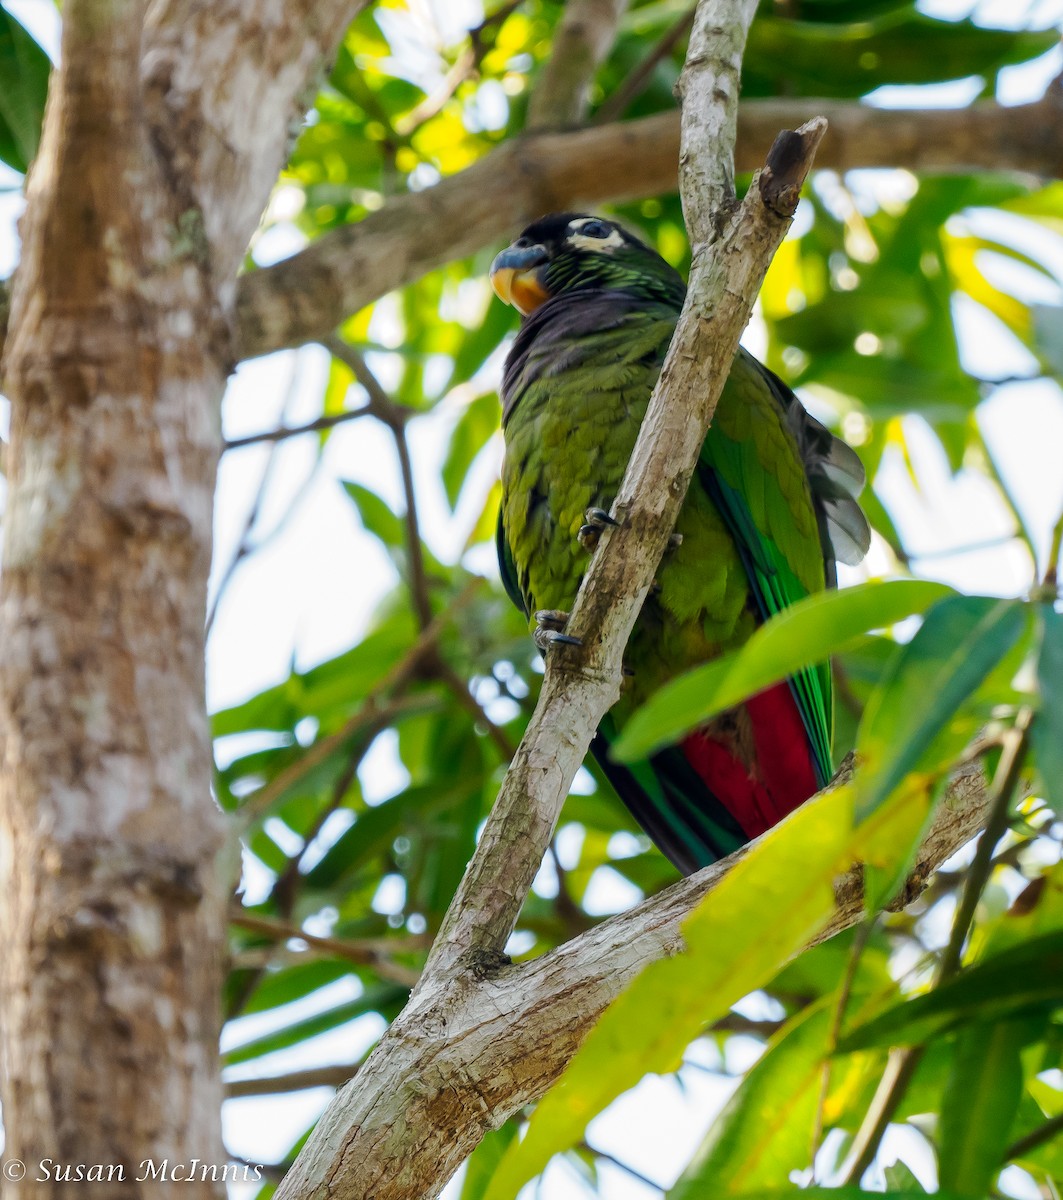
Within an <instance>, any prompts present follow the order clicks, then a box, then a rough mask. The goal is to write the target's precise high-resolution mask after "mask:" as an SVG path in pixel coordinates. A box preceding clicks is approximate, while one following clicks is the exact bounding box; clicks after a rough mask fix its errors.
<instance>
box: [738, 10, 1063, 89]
mask: <svg viewBox="0 0 1063 1200" xmlns="http://www.w3.org/2000/svg"><path fill="white" fill-rule="evenodd" d="M1058 40H1059V33H1058V31H1057V30H1054V29H1039V30H1011V29H986V28H984V27H982V26H979V25H976V24H975V23H974V22H973V21H969V20H968V21H944V20H936V19H934V18H932V17H927V16H923V15H922V14H921V13H917V12H913V11H911V10H908V11H907V12H900V13H894V14H891V15H889V16H887V17H884V18H881V19H879V20H878V21H859V22H853V23H852V24H845V25H821V24H813V23H811V22H805V21H794V20H788V19H784V18H782V17H769V18H766V19H765V18H762V19H760V20H758V21H755V22H754V23H753V26H752V28H751V29H750V31H749V40H748V42H747V45H746V59H745V63H744V69H743V92H744V93H745V94H752V92H753V89H756V94H763V93H764V91H765V90H766V89H767V90H768V91H769V94H774V95H778V89H779V86H780V81H784V80H785V81H786V83H787V84H789V85H790V87H791V89H792V90H794V91H796V92H797V93H802V92H803V93H804V94H805V95H809V94H811V95H819V96H859V95H863V94H865V93H867V92H870V91H872V90H873V89H874V88H877V87H881V86H882V85H883V84H926V83H937V82H943V81H945V80H950V79H962V78H964V77H965V76H967V75H987V76H988V75H993V74H995V72H996V71H998V70H999V69H1000V68H1001V67H1004V66H1008V65H1009V64H1012V63H1019V62H1026V61H1027V60H1029V59H1031V58H1036V57H1037V56H1038V55H1041V54H1044V53H1045V51H1047V50H1050V49H1051V48H1052V46H1054V45H1055V44H1056V43H1057V42H1058ZM746 77H748V83H749V85H750V86H749V87H747V86H746Z"/></svg>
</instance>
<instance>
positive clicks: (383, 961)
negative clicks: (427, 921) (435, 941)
mask: <svg viewBox="0 0 1063 1200" xmlns="http://www.w3.org/2000/svg"><path fill="white" fill-rule="evenodd" d="M229 920H230V922H231V923H232V924H233V925H236V926H238V927H239V928H240V929H246V930H247V931H248V932H249V933H257V934H261V935H262V936H263V937H268V938H272V939H273V940H274V941H290V940H291V939H293V938H298V939H299V940H300V941H304V942H306V944H307V945H308V946H312V947H313V948H314V949H315V950H320V951H321V952H322V953H324V954H328V955H330V956H331V957H333V958H344V959H347V961H348V962H352V963H356V964H357V965H358V966H361V967H372V968H373V970H375V971H376V972H377V973H378V974H379V975H380V976H381V977H382V978H384V979H390V980H391V981H392V982H393V983H401V984H403V985H404V986H405V987H413V985H414V984H415V983H416V982H417V980H418V979H419V978H420V972H419V971H415V970H412V969H411V968H410V967H404V966H401V965H400V964H399V963H396V962H392V961H391V960H390V959H389V958H387V957H386V956H385V955H384V954H382V953H381V950H380V942H379V940H378V939H373V941H372V942H371V943H370V944H369V945H368V946H366V945H364V944H362V943H361V942H348V941H345V940H344V939H343V938H334V937H319V936H318V935H317V934H314V933H307V932H306V930H305V929H303V928H302V926H300V925H297V924H295V923H294V922H292V921H281V920H279V919H278V918H277V917H266V916H261V915H259V914H257V913H252V912H248V910H247V909H246V908H239V907H234V908H233V909H232V910H231V911H230V913H229ZM411 940H412V939H405V941H406V945H407V946H409V945H410V942H411ZM429 940H430V939H428V938H427V937H426V938H425V939H423V940H420V941H419V948H421V949H423V948H424V946H426V945H427V944H428V941H429Z"/></svg>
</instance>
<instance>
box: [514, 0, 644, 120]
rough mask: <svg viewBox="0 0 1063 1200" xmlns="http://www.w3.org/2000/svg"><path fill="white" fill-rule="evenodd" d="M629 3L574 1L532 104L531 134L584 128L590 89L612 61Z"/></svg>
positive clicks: (556, 35)
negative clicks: (611, 57)
mask: <svg viewBox="0 0 1063 1200" xmlns="http://www.w3.org/2000/svg"><path fill="white" fill-rule="evenodd" d="M627 5H628V0H568V3H567V4H566V5H565V8H564V12H563V13H562V16H561V20H560V22H559V23H558V26H557V30H556V31H555V33H554V40H553V45H552V47H551V51H550V57H549V58H548V59H547V60H546V62H545V63H544V64H543V66H542V70H541V71H540V73H539V78H538V80H537V81H536V85H535V90H534V91H533V92H532V94H531V99H530V101H529V103H528V119H527V124H526V128H527V129H529V130H535V129H561V128H563V127H565V126H572V125H578V124H579V123H580V122H581V121H582V120H583V118H584V116H585V115H586V112H587V103H588V100H589V98H590V87H591V84H592V83H593V82H594V76H595V73H596V72H597V70H598V68H599V67H600V66H601V64H602V63H604V62H605V60H606V59H607V58H608V57H609V52H610V51H611V50H612V48H613V43H614V42H615V41H616V33H617V28H618V26H619V24H620V18H621V17H622V16H623V14H624V11H625V9H626V8H627Z"/></svg>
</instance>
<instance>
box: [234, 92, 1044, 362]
mask: <svg viewBox="0 0 1063 1200" xmlns="http://www.w3.org/2000/svg"><path fill="white" fill-rule="evenodd" d="M816 113H820V114H822V115H824V116H826V118H827V120H828V122H829V124H830V128H829V130H828V132H827V134H826V136H825V137H824V139H823V142H822V144H821V146H820V148H819V150H817V152H816V154H817V165H818V166H819V167H820V168H821V169H822V168H833V169H835V170H839V171H846V170H850V169H852V168H855V167H905V168H907V169H908V170H912V171H928V172H932V171H975V170H987V171H997V172H999V171H1021V172H1025V173H1032V174H1034V175H1041V176H1047V177H1057V176H1059V175H1060V174H1063V113H1061V101H1060V98H1059V96H1058V94H1057V93H1056V92H1054V91H1053V92H1051V93H1049V94H1048V95H1046V96H1045V98H1044V99H1042V100H1040V101H1038V102H1037V103H1036V104H1026V105H1019V106H1016V107H1013V108H1005V107H1002V106H1001V105H998V104H994V103H989V102H986V103H982V104H975V105H973V106H971V107H970V108H963V109H910V110H897V109H878V108H869V107H865V106H863V105H860V104H857V103H853V102H845V101H837V100H816V99H807V100H806V99H800V100H750V101H746V102H745V103H744V104H742V105H741V107H740V108H739V114H738V144H737V149H736V157H735V162H736V166H737V169H738V170H739V171H751V170H753V169H755V168H756V167H757V166H759V165H760V163H762V162H763V161H764V158H765V155H766V154H767V151H768V148H769V147H770V145H771V143H772V140H773V138H774V137H775V134H776V133H777V132H778V130H779V129H783V128H791V129H792V128H795V127H796V126H797V125H799V124H801V123H802V122H803V121H805V120H807V119H808V117H809V116H811V115H813V114H816ZM678 154H679V117H678V114H677V113H674V112H667V113H658V114H656V115H655V116H652V117H644V118H642V119H641V120H638V121H623V122H615V123H613V124H610V125H601V126H597V127H594V128H591V129H580V130H575V131H573V132H569V133H540V134H535V135H532V136H527V137H523V138H517V139H514V140H512V141H509V142H506V143H505V144H503V145H502V146H500V147H499V148H498V149H497V150H494V151H493V152H492V153H491V154H489V155H487V156H486V157H485V158H483V159H481V160H480V161H479V162H477V163H475V164H474V165H473V166H471V167H469V168H468V169H467V170H465V171H462V172H461V173H460V174H458V175H452V176H450V177H449V178H447V179H444V180H442V181H441V182H440V183H439V184H437V185H436V186H435V187H431V188H426V189H425V190H423V191H420V192H412V193H407V194H404V195H400V196H396V197H394V198H393V199H391V200H389V201H388V203H387V204H386V205H385V206H384V207H383V208H382V209H380V210H379V211H378V212H375V213H370V214H369V215H368V216H367V217H366V218H365V219H364V220H362V221H360V222H359V223H358V224H357V225H349V226H345V227H344V228H342V229H337V230H335V231H334V232H331V233H327V234H325V235H324V236H323V237H321V238H319V239H318V240H317V241H315V242H313V243H312V244H311V245H310V246H308V247H307V248H306V249H305V250H303V251H301V252H300V253H298V254H295V255H293V256H292V257H291V258H289V259H285V260H284V261H283V262H280V263H277V264H276V265H275V266H272V267H266V268H264V269H262V270H258V271H254V272H252V273H250V274H249V275H245V276H244V277H243V278H242V279H241V280H240V283H239V289H238V296H237V302H238V330H237V343H238V344H237V353H238V356H239V357H240V358H250V357H253V356H254V355H257V354H266V353H268V352H269V351H271V350H278V349H281V348H283V347H285V346H295V345H299V344H301V343H303V342H306V341H311V340H315V339H319V338H321V337H322V336H324V335H326V334H328V333H331V331H332V330H333V329H335V328H336V326H337V325H339V324H340V322H341V321H343V320H344V319H345V318H346V317H347V316H348V315H349V314H351V313H353V312H357V311H358V310H359V309H361V308H364V307H365V306H366V305H367V304H371V303H372V302H373V301H374V300H377V299H379V297H380V296H382V295H384V294H385V293H386V292H389V291H392V290H393V289H394V288H398V287H403V286H405V285H406V284H408V283H411V282H412V281H413V280H415V279H418V278H420V277H421V276H422V275H424V274H425V273H427V272H428V271H431V270H434V269H435V268H436V267H440V266H442V265H444V264H445V263H447V262H452V261H454V260H455V259H459V258H463V257H465V256H467V255H470V254H473V253H475V252H476V251H478V250H481V249H483V248H484V247H486V246H490V245H492V244H495V243H497V242H500V241H502V240H503V239H504V238H508V237H509V236H511V235H512V234H513V232H514V230H517V229H519V228H520V227H521V226H522V225H524V224H526V223H527V222H528V221H531V220H534V219H535V218H536V217H539V216H542V214H543V213H545V212H550V211H554V210H558V209H565V208H573V207H580V206H593V205H596V204H603V203H617V202H620V201H627V200H635V199H642V198H645V197H647V196H656V195H660V194H662V193H665V192H671V191H674V190H675V187H676V161H677V158H678ZM425 229H431V230H432V236H431V237H425V236H424V231H425Z"/></svg>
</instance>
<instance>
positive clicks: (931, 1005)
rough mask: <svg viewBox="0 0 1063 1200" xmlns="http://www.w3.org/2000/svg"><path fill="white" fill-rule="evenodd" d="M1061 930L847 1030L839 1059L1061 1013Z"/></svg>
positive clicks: (1007, 952)
mask: <svg viewBox="0 0 1063 1200" xmlns="http://www.w3.org/2000/svg"><path fill="white" fill-rule="evenodd" d="M1061 980H1063V930H1055V931H1053V932H1052V933H1047V934H1044V935H1043V936H1041V937H1037V938H1032V939H1030V940H1029V941H1026V942H1022V943H1020V944H1019V945H1017V946H1014V947H1011V948H1010V949H1007V950H1004V951H1003V952H1002V953H1000V954H997V955H995V956H994V957H993V958H989V959H986V960H985V961H983V962H979V963H976V964H975V965H974V966H972V967H969V968H968V969H967V970H965V971H964V972H963V973H962V974H961V975H958V976H957V977H956V978H955V979H953V980H950V981H949V982H948V983H945V984H942V986H941V987H938V988H935V989H934V990H933V991H932V992H928V993H927V994H926V995H925V996H917V997H916V998H915V999H913V1000H908V1001H905V1002H904V1003H903V1004H898V1005H896V1006H894V1007H893V1008H890V1009H887V1010H886V1011H885V1012H884V1013H881V1014H880V1015H879V1016H877V1017H875V1018H873V1019H872V1020H870V1021H867V1022H865V1023H864V1024H863V1025H858V1026H857V1027H856V1028H855V1029H851V1030H850V1031H849V1032H848V1033H847V1034H846V1035H845V1036H844V1037H843V1038H842V1039H841V1040H840V1042H839V1045H838V1049H839V1052H841V1053H845V1054H847V1053H849V1052H850V1051H852V1050H863V1049H867V1048H868V1047H871V1046H905V1045H917V1044H919V1043H922V1042H924V1041H927V1040H928V1039H929V1038H932V1037H935V1036H936V1035H938V1034H940V1033H943V1032H946V1031H947V1030H950V1029H952V1028H953V1027H955V1026H956V1025H957V1024H959V1023H961V1022H964V1021H993V1020H1001V1021H1003V1020H1007V1019H1009V1018H1011V1017H1017V1016H1021V1015H1025V1014H1032V1013H1048V1012H1053V1011H1054V1010H1055V1009H1057V1008H1061V1007H1063V986H1061V982H1060V981H1061Z"/></svg>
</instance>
